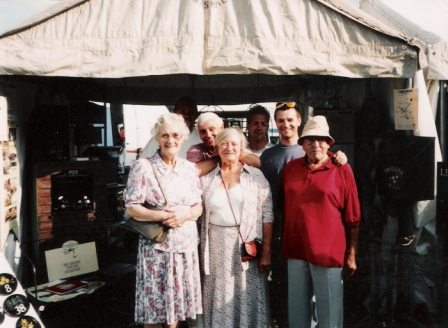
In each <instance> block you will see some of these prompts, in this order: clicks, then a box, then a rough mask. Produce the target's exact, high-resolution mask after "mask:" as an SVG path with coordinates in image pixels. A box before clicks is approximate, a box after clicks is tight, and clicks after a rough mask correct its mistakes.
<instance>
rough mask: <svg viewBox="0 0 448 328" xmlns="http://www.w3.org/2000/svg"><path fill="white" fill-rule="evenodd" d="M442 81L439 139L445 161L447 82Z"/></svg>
mask: <svg viewBox="0 0 448 328" xmlns="http://www.w3.org/2000/svg"><path fill="white" fill-rule="evenodd" d="M439 83H440V89H439V90H440V91H439V108H438V110H439V141H440V148H441V151H442V160H443V161H445V159H446V157H445V155H446V139H447V138H446V124H447V123H448V121H447V117H446V116H447V113H446V82H445V81H439Z"/></svg>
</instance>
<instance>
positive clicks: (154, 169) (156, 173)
mask: <svg viewBox="0 0 448 328" xmlns="http://www.w3.org/2000/svg"><path fill="white" fill-rule="evenodd" d="M148 162H149V165H151V167H152V170H153V172H154V176H155V177H156V180H157V183H158V184H159V188H160V191H161V192H162V196H163V199H164V200H165V205H167V204H168V198H167V197H166V194H165V191H164V190H163V187H162V183H161V181H160V180H161V179H160V175H159V172H157V169H156V168H155V167H154V165H153V163H152V161H151V160H150V159H149V158H148Z"/></svg>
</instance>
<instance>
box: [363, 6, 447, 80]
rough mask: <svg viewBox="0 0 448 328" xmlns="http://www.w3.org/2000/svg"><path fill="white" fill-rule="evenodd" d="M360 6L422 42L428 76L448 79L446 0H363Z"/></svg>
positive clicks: (436, 78)
mask: <svg viewBox="0 0 448 328" xmlns="http://www.w3.org/2000/svg"><path fill="white" fill-rule="evenodd" d="M361 9H362V10H363V11H365V12H366V13H368V14H369V15H371V16H373V17H375V18H378V19H379V20H381V21H383V22H384V23H385V24H388V25H389V26H392V27H393V28H395V29H398V30H401V31H404V32H405V33H408V34H409V35H412V36H413V37H415V38H417V39H419V40H422V41H423V42H424V43H425V45H424V46H425V47H426V52H427V57H428V64H429V67H428V74H427V77H428V78H429V79H434V80H448V19H447V17H448V2H447V1H446V0H413V1H412V5H410V2H409V1H408V0H394V1H388V0H363V1H362V2H361Z"/></svg>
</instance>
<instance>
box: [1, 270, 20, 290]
mask: <svg viewBox="0 0 448 328" xmlns="http://www.w3.org/2000/svg"><path fill="white" fill-rule="evenodd" d="M16 288H17V279H16V278H15V277H14V276H13V275H12V274H9V273H0V295H9V294H12V293H14V292H15V290H16Z"/></svg>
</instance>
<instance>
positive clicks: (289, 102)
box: [275, 101, 296, 109]
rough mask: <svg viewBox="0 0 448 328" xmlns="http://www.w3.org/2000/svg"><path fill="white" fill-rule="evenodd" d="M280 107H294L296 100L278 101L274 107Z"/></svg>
mask: <svg viewBox="0 0 448 328" xmlns="http://www.w3.org/2000/svg"><path fill="white" fill-rule="evenodd" d="M282 107H286V108H295V107H296V102H295V101H285V102H281V103H278V104H277V106H275V109H279V108H282Z"/></svg>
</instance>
